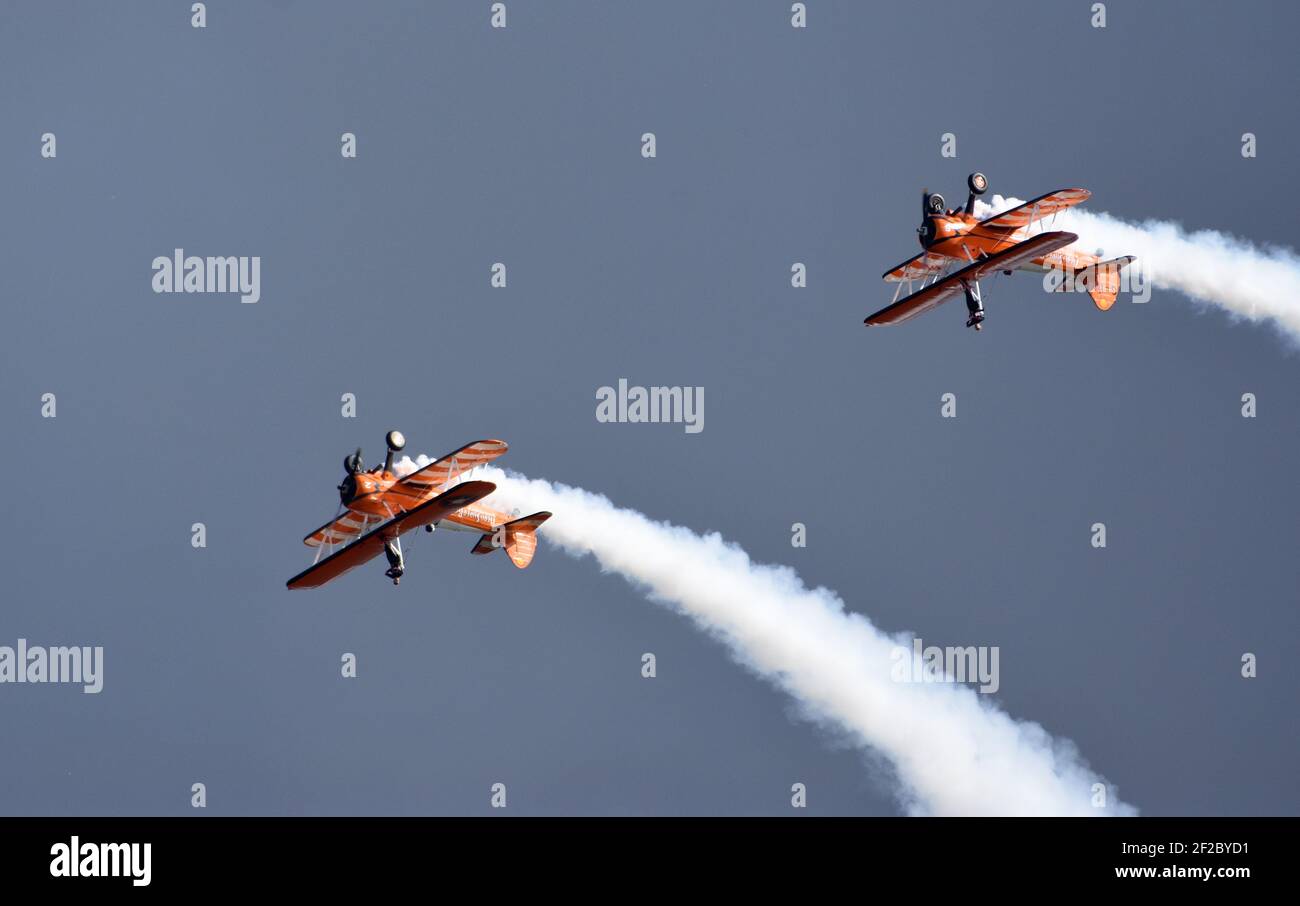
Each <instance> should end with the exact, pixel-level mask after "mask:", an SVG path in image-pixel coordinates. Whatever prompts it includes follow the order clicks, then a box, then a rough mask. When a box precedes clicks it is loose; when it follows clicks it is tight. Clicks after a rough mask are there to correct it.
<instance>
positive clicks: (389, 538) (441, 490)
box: [286, 431, 551, 588]
mask: <svg viewBox="0 0 1300 906" xmlns="http://www.w3.org/2000/svg"><path fill="white" fill-rule="evenodd" d="M387 441H388V456H387V458H386V459H385V460H384V464H383V465H382V466H380V467H378V468H374V469H370V470H369V471H367V470H366V468H365V466H364V464H363V463H362V461H361V449H360V448H358V449H357V451H356V452H355V453H353V454H352V455H351V456H348V457H347V458H346V459H344V460H343V468H344V470H345V471H346V472H347V475H346V476H345V477H344V479H343V483H342V484H340V485H339V487H338V491H339V509H340V511H342V510H343V509H346V510H347V512H345V513H343V514H342V515H341V516H337V515H336V516H335V518H334V519H332V520H331V521H329V522H327V523H325V524H324V525H322V526H321V527H320V528H318V529H316V531H314V532H312V533H311V534H309V535H308V536H307V537H306V538H304V539H302V540H303V543H304V544H306V545H307V546H308V547H314V548H316V561H315V562H314V563H313V564H312V565H311V566H310V567H308V568H307V569H305V570H303V571H302V572H300V573H299V574H298V575H296V576H294V577H293V578H292V579H290V580H289V581H288V582H287V583H286V584H287V585H288V587H289V588H318V587H319V586H321V585H324V584H325V583H326V582H328V581H330V580H331V579H334V578H337V577H338V576H341V575H343V574H344V573H345V572H347V571H348V570H350V569H352V568H353V567H356V566H360V565H361V564H362V563H365V562H366V561H368V560H370V559H372V558H374V557H376V556H378V555H379V554H380V552H382V553H383V554H384V555H385V556H386V557H387V558H388V571H387V572H385V573H384V575H386V576H388V578H390V579H392V580H393V584H394V585H397V584H398V583H399V582H400V581H401V579H402V573H404V572H405V571H406V565H405V559H404V557H403V555H402V535H404V534H406V533H407V532H409V531H411V530H412V529H417V528H419V527H420V526H424V530H425V531H426V532H432V531H433V529H434V527H435V526H439V525H441V526H443V527H444V528H447V529H450V530H453V531H461V532H473V533H475V534H477V535H478V536H479V539H478V541H477V542H476V543H475V545H474V547H473V548H472V549H471V550H470V553H472V554H490V553H492V552H493V551H494V550H496V549H497V548H498V547H504V548H505V551H506V554H507V555H508V556H509V557H510V562H511V563H513V564H514V565H515V566H517V567H519V568H520V569H523V568H524V567H526V566H527V565H528V564H529V563H531V562H532V560H533V554H534V553H535V552H536V550H537V538H536V534H535V533H536V532H537V528H538V526H540V525H541V524H542V523H543V522H545V521H546V520H547V519H549V518H551V514H550V513H546V512H541V513H533V514H532V515H531V516H524V517H523V518H522V519H512V518H511V516H510V515H509V514H508V513H502V512H500V511H498V510H494V509H492V508H491V507H488V506H484V505H483V504H482V503H480V502H479V501H481V500H482V499H483V498H484V497H486V496H488V495H489V494H491V493H492V492H493V491H495V490H496V485H494V484H492V482H490V481H475V480H471V481H465V480H462V479H464V478H465V476H466V475H467V473H469V472H470V470H472V469H474V468H476V467H477V466H481V465H484V464H486V463H489V462H491V461H492V460H494V459H496V458H497V457H498V456H500V455H501V454H503V453H505V452H506V450H507V449H509V448H508V447H507V446H506V442H505V441H503V440H479V441H475V442H474V443H472V444H466V445H465V446H463V447H461V448H460V449H459V450H455V451H453V452H451V453H448V454H447V455H446V456H443V457H442V458H440V459H438V460H436V461H434V462H431V463H429V464H428V465H427V466H424V467H423V468H421V469H417V470H416V471H414V472H412V473H411V474H410V475H407V476H406V477H405V478H399V477H398V476H397V475H396V474H394V472H393V456H394V454H396V453H397V452H398V451H400V450H401V449H402V448H403V447H405V446H406V438H404V437H402V434H401V432H400V431H389V432H388V437H387ZM336 548H337V549H336ZM322 554H326V556H325V558H324V559H321V555H322Z"/></svg>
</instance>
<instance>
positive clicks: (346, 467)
mask: <svg viewBox="0 0 1300 906" xmlns="http://www.w3.org/2000/svg"><path fill="white" fill-rule="evenodd" d="M365 467H366V466H365V463H363V462H362V461H361V448H360V447H357V451H356V452H355V453H353V454H351V455H349V456H345V457H344V458H343V471H345V472H347V473H348V474H349V475H355V474H357V473H358V472H360V471H361V470H362V469H364V468H365Z"/></svg>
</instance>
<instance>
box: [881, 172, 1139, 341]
mask: <svg viewBox="0 0 1300 906" xmlns="http://www.w3.org/2000/svg"><path fill="white" fill-rule="evenodd" d="M966 182H967V186H968V187H969V189H970V195H969V196H968V198H967V201H966V207H965V209H962V208H956V209H953V210H947V211H945V210H944V206H943V196H942V195H938V194H934V195H932V194H931V193H930V192H929V190H923V191H922V193H921V226H920V227H918V228H917V231H916V232H917V234H918V235H919V237H920V240H921V248H922V249H924V251H922V252H921V254H919V255H917V256H916V257H915V258H910V259H908V260H907V261H904V262H903V263H902V264H900V265H898V266H897V267H895V268H892V269H890V270H889V271H886V272H885V274H884V279H885V280H887V281H889V282H891V283H898V290H897V291H895V293H894V301H893V302H892V303H890V304H889V305H887V306H885V307H884V308H882V309H881V310H880V311H878V312H876V313H875V314H874V315H871V316H870V317H868V318H867V319H866V322H865V323H866V324H867V325H868V326H871V327H877V326H880V325H884V324H898V323H899V322H901V321H906V320H907V319H908V318H912V317H915V316H916V315H919V314H921V312H924V311H929V310H930V309H932V308H934V307H935V306H937V305H941V304H942V303H944V302H947V301H948V300H949V299H952V298H955V297H957V296H959V295H962V294H965V296H966V310H967V312H969V317H968V318H967V319H966V326H967V327H974V328H975V329H976V330H980V329H981V327H980V325H981V323H982V322H983V321H984V303H983V301H982V299H981V296H980V278H981V277H983V276H985V275H989V274H994V273H996V272H998V271H1001V272H1002V273H1004V274H1010V273H1011V272H1012V271H1014V270H1024V271H1038V272H1047V271H1058V272H1060V273H1061V274H1062V275H1063V276H1068V277H1069V278H1070V279H1069V280H1068V281H1067V280H1065V279H1063V280H1062V281H1061V283H1060V284H1059V285H1058V286H1057V291H1058V292H1059V291H1063V290H1065V289H1067V288H1070V287H1073V286H1074V285H1075V284H1076V282H1078V285H1080V286H1082V287H1083V288H1086V289H1087V290H1088V294H1089V295H1090V296H1092V301H1093V302H1094V303H1096V305H1097V307H1098V308H1099V309H1101V310H1102V311H1106V310H1107V309H1108V308H1110V307H1111V306H1112V305H1114V304H1115V296H1116V295H1117V294H1118V292H1119V285H1120V279H1119V274H1120V271H1121V270H1122V269H1123V268H1124V267H1125V266H1127V265H1128V264H1129V263H1130V262H1132V261H1134V260H1135V259H1134V258H1133V256H1131V255H1126V256H1124V257H1122V258H1112V259H1111V260H1110V261H1102V260H1101V257H1100V253H1098V254H1097V255H1090V254H1088V253H1087V252H1081V251H1076V250H1075V249H1072V248H1067V246H1069V245H1070V244H1071V243H1072V242H1074V241H1075V240H1077V239H1078V238H1079V237H1078V236H1077V235H1075V234H1074V233H1067V232H1064V231H1055V232H1052V231H1047V230H1041V231H1037V232H1034V231H1031V230H1030V226H1031V225H1032V224H1035V223H1037V222H1038V221H1039V220H1042V219H1043V218H1044V217H1051V216H1053V215H1055V214H1057V213H1058V212H1060V211H1063V210H1065V209H1066V208H1068V207H1071V206H1073V205H1076V204H1079V203H1080V202H1082V201H1087V200H1088V197H1089V196H1090V195H1091V194H1092V193H1091V192H1089V191H1088V190H1087V189H1058V190H1057V191H1055V192H1049V193H1048V194H1046V195H1040V196H1039V197H1037V198H1035V199H1033V200H1032V201H1026V202H1025V203H1024V204H1022V205H1019V206H1017V207H1014V208H1011V209H1010V210H1007V211H1003V212H1002V213H1001V214H995V215H993V216H992V217H989V218H986V219H984V220H978V219H976V217H975V199H976V198H977V197H978V196H980V195H983V194H984V193H985V192H986V191H987V190H988V180H987V179H986V178H985V177H984V174H983V173H972V174H971V175H970V177H969V178H968V179H967V181H966ZM914 280H917V281H920V283H921V288H920V289H919V290H917V291H916V292H912V291H911V284H912V281H914ZM927 281H928V282H927ZM905 282H906V283H907V284H908V292H909V295H907V296H905V297H904V298H902V299H899V298H898V294H899V293H900V292H902V290H903V283H905Z"/></svg>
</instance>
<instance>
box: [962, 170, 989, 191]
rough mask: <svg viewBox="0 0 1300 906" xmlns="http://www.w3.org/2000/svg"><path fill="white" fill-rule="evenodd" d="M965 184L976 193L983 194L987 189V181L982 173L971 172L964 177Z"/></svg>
mask: <svg viewBox="0 0 1300 906" xmlns="http://www.w3.org/2000/svg"><path fill="white" fill-rule="evenodd" d="M966 185H967V186H968V187H969V188H970V190H971V191H972V192H974V193H975V194H976V195H983V194H984V193H985V192H987V191H988V188H989V181H988V178H987V177H986V176H985V175H984V174H983V173H972V174H971V175H970V176H968V177H966Z"/></svg>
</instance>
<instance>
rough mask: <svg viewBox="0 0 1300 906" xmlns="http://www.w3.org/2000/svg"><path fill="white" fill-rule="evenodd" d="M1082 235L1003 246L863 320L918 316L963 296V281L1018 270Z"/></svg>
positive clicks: (883, 321) (1043, 237)
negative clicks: (1021, 266)
mask: <svg viewBox="0 0 1300 906" xmlns="http://www.w3.org/2000/svg"><path fill="white" fill-rule="evenodd" d="M1078 238H1079V237H1078V236H1076V235H1075V234H1074V233H1066V232H1055V233H1039V234H1038V235H1037V236H1035V237H1034V238H1032V239H1026V240H1025V241H1024V242H1021V243H1019V244H1018V245H1013V246H1011V247H1010V248H1006V249H1003V250H1002V251H1000V252H998V253H997V254H996V255H990V256H989V257H987V258H980V259H979V260H978V261H973V262H971V263H970V264H968V265H966V266H965V267H963V268H962V269H961V270H959V271H955V272H954V273H952V274H950V275H948V276H947V277H945V278H944V279H942V280H939V281H938V282H936V283H931V284H930V285H929V286H926V287H923V288H922V289H919V290H917V291H916V292H914V293H912V294H911V295H910V296H907V297H905V298H902V299H899V300H898V301H897V302H895V303H893V304H892V305H886V306H885V307H884V308H882V309H881V310H880V311H878V312H876V313H875V314H874V315H871V316H869V317H868V318H866V320H865V321H864V322H863V323H865V324H867V325H868V326H870V327H879V326H881V325H884V324H898V323H900V322H902V321H906V320H907V319H908V318H914V317H916V316H917V315H919V314H921V313H922V312H925V311H929V310H930V309H932V308H934V307H935V306H938V305H942V304H943V303H944V302H947V301H948V300H949V299H951V298H953V297H955V296H960V295H963V294H964V288H963V286H962V284H963V283H965V282H974V281H975V280H978V279H980V278H981V277H983V276H984V275H985V274H988V273H993V272H997V271H1000V270H1005V271H1009V270H1015V269H1016V268H1017V267H1019V266H1020V265H1022V264H1025V263H1026V262H1029V261H1032V260H1033V259H1035V258H1038V257H1040V256H1042V255H1047V254H1050V253H1051V252H1054V251H1056V250H1057V249H1059V248H1063V247H1064V246H1067V245H1069V244H1070V243H1071V242H1074V241H1075V240H1076V239H1078Z"/></svg>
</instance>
